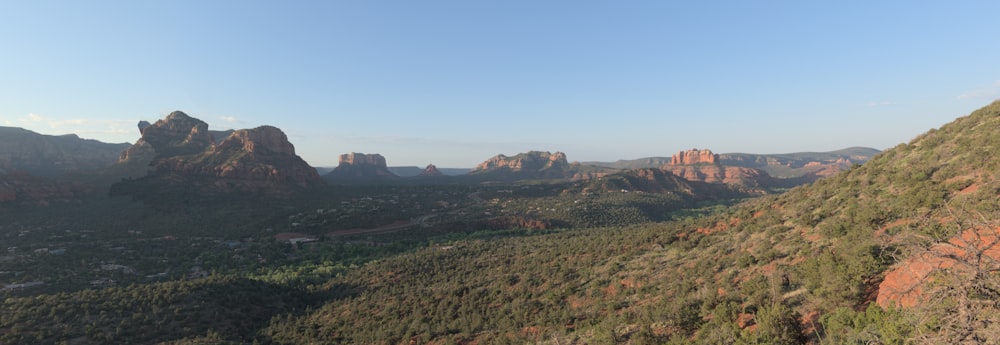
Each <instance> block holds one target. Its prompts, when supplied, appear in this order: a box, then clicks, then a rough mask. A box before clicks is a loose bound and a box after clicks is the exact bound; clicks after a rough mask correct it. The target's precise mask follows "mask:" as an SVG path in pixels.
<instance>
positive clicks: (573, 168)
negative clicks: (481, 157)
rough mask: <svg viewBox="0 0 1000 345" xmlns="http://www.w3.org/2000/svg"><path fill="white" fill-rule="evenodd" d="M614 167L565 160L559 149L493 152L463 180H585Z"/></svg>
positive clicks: (605, 173) (607, 172) (604, 173)
mask: <svg viewBox="0 0 1000 345" xmlns="http://www.w3.org/2000/svg"><path fill="white" fill-rule="evenodd" d="M614 171H615V170H614V169H610V168H604V167H597V166H592V165H581V164H580V163H577V162H573V163H569V162H568V161H567V160H566V154H565V153H562V152H556V153H551V152H542V151H530V152H527V153H520V154H517V155H515V156H513V157H510V156H505V155H502V154H500V155H496V156H493V157H492V158H490V159H488V160H486V161H484V162H482V163H479V165H477V166H476V167H475V168H473V169H472V171H470V172H469V173H468V174H466V175H465V176H464V178H465V179H471V180H478V181H516V180H539V179H561V180H586V179H591V178H596V177H600V176H607V175H608V174H610V173H612V172H614Z"/></svg>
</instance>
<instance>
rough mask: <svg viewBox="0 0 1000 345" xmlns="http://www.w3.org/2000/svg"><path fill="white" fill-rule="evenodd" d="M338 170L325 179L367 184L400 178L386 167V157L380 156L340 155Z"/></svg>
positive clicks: (352, 153) (362, 154) (334, 170)
mask: <svg viewBox="0 0 1000 345" xmlns="http://www.w3.org/2000/svg"><path fill="white" fill-rule="evenodd" d="M339 162H340V163H339V164H338V165H337V168H335V169H333V171H331V172H330V173H329V174H326V175H325V178H326V179H327V180H329V181H331V182H339V183H367V182H382V181H391V180H396V179H398V178H399V176H396V174H393V173H392V172H391V171H389V168H388V167H386V164H385V157H383V156H382V155H380V154H377V153H374V154H364V153H357V152H351V153H346V154H342V155H340V159H339Z"/></svg>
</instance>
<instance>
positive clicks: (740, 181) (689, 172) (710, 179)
mask: <svg viewBox="0 0 1000 345" xmlns="http://www.w3.org/2000/svg"><path fill="white" fill-rule="evenodd" d="M664 170H666V171H669V172H670V173H672V174H674V175H677V176H680V177H683V178H684V179H686V180H688V181H700V182H707V183H725V184H736V185H748V186H759V185H760V184H761V183H760V182H763V180H764V179H769V178H770V176H767V174H766V173H764V172H763V171H760V170H757V169H751V168H743V167H724V166H721V165H703V166H691V165H687V166H684V165H682V166H665V167H664Z"/></svg>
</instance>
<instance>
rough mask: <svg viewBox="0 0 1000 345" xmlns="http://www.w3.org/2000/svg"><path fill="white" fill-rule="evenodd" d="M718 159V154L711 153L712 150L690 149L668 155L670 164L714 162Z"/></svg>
mask: <svg viewBox="0 0 1000 345" xmlns="http://www.w3.org/2000/svg"><path fill="white" fill-rule="evenodd" d="M718 161H719V155H717V154H714V153H712V150H699V149H691V150H687V151H681V152H678V153H675V154H674V155H673V156H672V157H670V164H671V165H691V164H715V163H716V162H718Z"/></svg>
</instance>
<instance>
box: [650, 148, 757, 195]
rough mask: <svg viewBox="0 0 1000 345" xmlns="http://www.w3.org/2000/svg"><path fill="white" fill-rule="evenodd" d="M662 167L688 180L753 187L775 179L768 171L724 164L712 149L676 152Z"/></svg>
mask: <svg viewBox="0 0 1000 345" xmlns="http://www.w3.org/2000/svg"><path fill="white" fill-rule="evenodd" d="M661 169H663V170H665V171H667V172H670V173H672V174H674V175H677V176H680V177H682V178H684V179H686V180H688V181H697V182H706V183H724V184H728V185H736V186H743V187H747V188H751V189H759V188H763V187H768V186H770V185H771V184H773V181H772V180H773V179H772V178H771V176H770V175H768V174H767V173H766V172H764V171H761V170H758V169H753V168H745V167H736V166H723V165H721V164H720V163H719V155H717V154H715V153H713V152H712V150H699V149H692V150H688V151H681V152H678V153H676V154H674V155H673V156H672V157H671V159H670V164H665V165H664V166H663V167H661Z"/></svg>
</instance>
